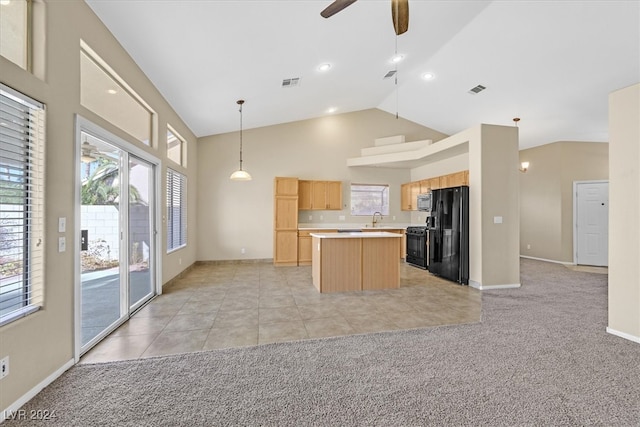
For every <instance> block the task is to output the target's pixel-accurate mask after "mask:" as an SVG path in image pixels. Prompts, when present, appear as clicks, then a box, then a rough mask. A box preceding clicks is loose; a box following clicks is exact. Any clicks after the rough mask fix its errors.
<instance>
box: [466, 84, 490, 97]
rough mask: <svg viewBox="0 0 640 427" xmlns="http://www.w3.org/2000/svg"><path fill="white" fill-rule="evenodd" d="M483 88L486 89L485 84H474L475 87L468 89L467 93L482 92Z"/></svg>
mask: <svg viewBox="0 0 640 427" xmlns="http://www.w3.org/2000/svg"><path fill="white" fill-rule="evenodd" d="M485 89H486V87H485V86H482V85H478V86H476V87H474V88H471V89H469V93H470V94H471V95H475V94H477V93H480V92H482V91H483V90H485Z"/></svg>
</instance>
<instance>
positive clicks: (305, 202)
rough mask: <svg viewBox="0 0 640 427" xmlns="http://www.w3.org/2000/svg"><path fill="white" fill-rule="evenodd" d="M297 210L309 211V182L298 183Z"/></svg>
mask: <svg viewBox="0 0 640 427" xmlns="http://www.w3.org/2000/svg"><path fill="white" fill-rule="evenodd" d="M298 209H301V210H309V209H311V181H298Z"/></svg>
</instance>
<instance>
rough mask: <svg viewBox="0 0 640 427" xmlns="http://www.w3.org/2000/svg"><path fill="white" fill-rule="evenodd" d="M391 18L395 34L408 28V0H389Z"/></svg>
mask: <svg viewBox="0 0 640 427" xmlns="http://www.w3.org/2000/svg"><path fill="white" fill-rule="evenodd" d="M391 18H393V28H394V29H395V30H396V35H400V34H402V33H405V32H406V31H407V30H408V29H409V0H391Z"/></svg>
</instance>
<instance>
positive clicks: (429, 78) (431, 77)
mask: <svg viewBox="0 0 640 427" xmlns="http://www.w3.org/2000/svg"><path fill="white" fill-rule="evenodd" d="M434 77H435V75H434V74H433V73H424V74H423V75H422V78H423V79H425V80H433V78H434Z"/></svg>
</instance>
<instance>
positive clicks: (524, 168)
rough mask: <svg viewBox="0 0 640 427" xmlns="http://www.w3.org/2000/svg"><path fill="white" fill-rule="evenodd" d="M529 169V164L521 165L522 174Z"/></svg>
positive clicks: (523, 163)
mask: <svg viewBox="0 0 640 427" xmlns="http://www.w3.org/2000/svg"><path fill="white" fill-rule="evenodd" d="M527 169H529V162H522V163H520V172H522V173H525V172H526V171H527Z"/></svg>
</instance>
